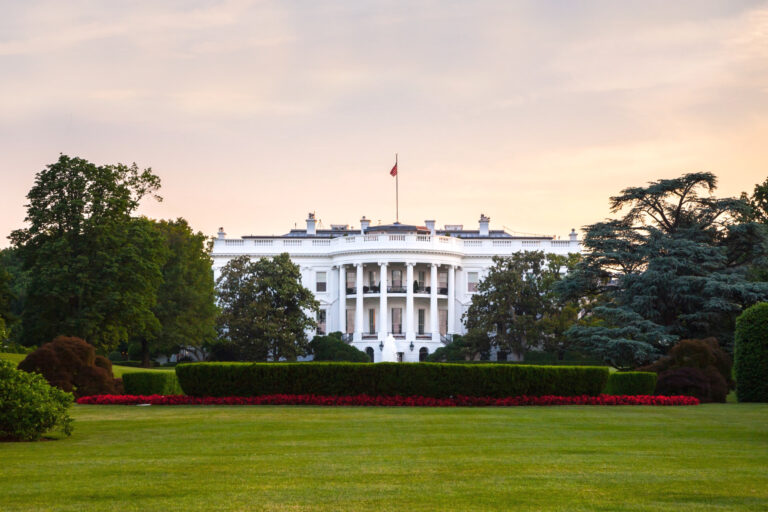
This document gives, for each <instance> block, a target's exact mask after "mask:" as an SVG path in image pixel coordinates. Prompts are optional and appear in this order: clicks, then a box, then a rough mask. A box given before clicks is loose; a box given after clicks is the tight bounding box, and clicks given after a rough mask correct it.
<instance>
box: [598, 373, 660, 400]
mask: <svg viewBox="0 0 768 512" xmlns="http://www.w3.org/2000/svg"><path fill="white" fill-rule="evenodd" d="M655 390H656V374H655V373H653V372H615V373H612V374H611V375H610V377H608V385H606V386H605V394H606V395H652V394H654V392H655Z"/></svg>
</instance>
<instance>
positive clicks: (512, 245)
mask: <svg viewBox="0 0 768 512" xmlns="http://www.w3.org/2000/svg"><path fill="white" fill-rule="evenodd" d="M222 242H223V243H222ZM216 245H217V246H224V247H227V248H228V249H229V248H231V249H229V250H230V251H231V250H233V249H234V250H235V251H237V252H243V253H248V252H253V251H254V250H255V251H256V252H260V251H263V252H265V253H275V252H281V251H282V248H283V247H290V249H288V250H289V251H290V252H298V253H299V254H300V253H302V252H307V253H314V252H317V251H318V249H317V247H328V248H329V252H330V253H333V252H334V251H335V250H339V251H348V250H355V249H360V250H371V249H387V248H391V249H409V248H410V249H417V250H430V248H431V249H432V250H439V251H445V250H448V251H457V252H463V253H466V254H479V255H480V254H497V253H498V252H499V250H501V251H502V252H503V253H507V252H509V253H512V252H516V251H520V250H527V249H531V248H536V249H538V250H543V251H547V250H552V251H554V252H566V251H569V252H577V251H579V250H580V249H581V247H580V244H579V242H578V241H571V240H526V239H519V238H517V239H462V238H458V237H452V236H432V235H415V234H408V235H405V234H403V235H400V234H393V235H387V234H382V235H347V236H343V237H338V238H282V239H281V238H243V239H237V238H235V239H230V240H228V239H225V240H216ZM235 248H236V249H235ZM334 248H337V249H334Z"/></svg>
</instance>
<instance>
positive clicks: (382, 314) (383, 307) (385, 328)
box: [379, 263, 389, 341]
mask: <svg viewBox="0 0 768 512" xmlns="http://www.w3.org/2000/svg"><path fill="white" fill-rule="evenodd" d="M379 266H380V271H381V279H379V281H380V284H381V289H380V290H379V291H380V298H379V340H381V341H384V340H385V339H386V338H387V333H389V319H388V318H387V264H386V263H379Z"/></svg>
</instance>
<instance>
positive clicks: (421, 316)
mask: <svg viewBox="0 0 768 512" xmlns="http://www.w3.org/2000/svg"><path fill="white" fill-rule="evenodd" d="M418 315H419V327H418V329H419V334H424V319H425V318H426V316H427V312H426V310H424V309H419V313H418Z"/></svg>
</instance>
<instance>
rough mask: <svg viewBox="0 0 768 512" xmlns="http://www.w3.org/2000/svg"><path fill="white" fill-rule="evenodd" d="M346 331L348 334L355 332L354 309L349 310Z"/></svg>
mask: <svg viewBox="0 0 768 512" xmlns="http://www.w3.org/2000/svg"><path fill="white" fill-rule="evenodd" d="M344 332H346V333H347V334H352V333H354V332H355V310H354V309H348V310H347V329H346V330H345V331H344Z"/></svg>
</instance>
